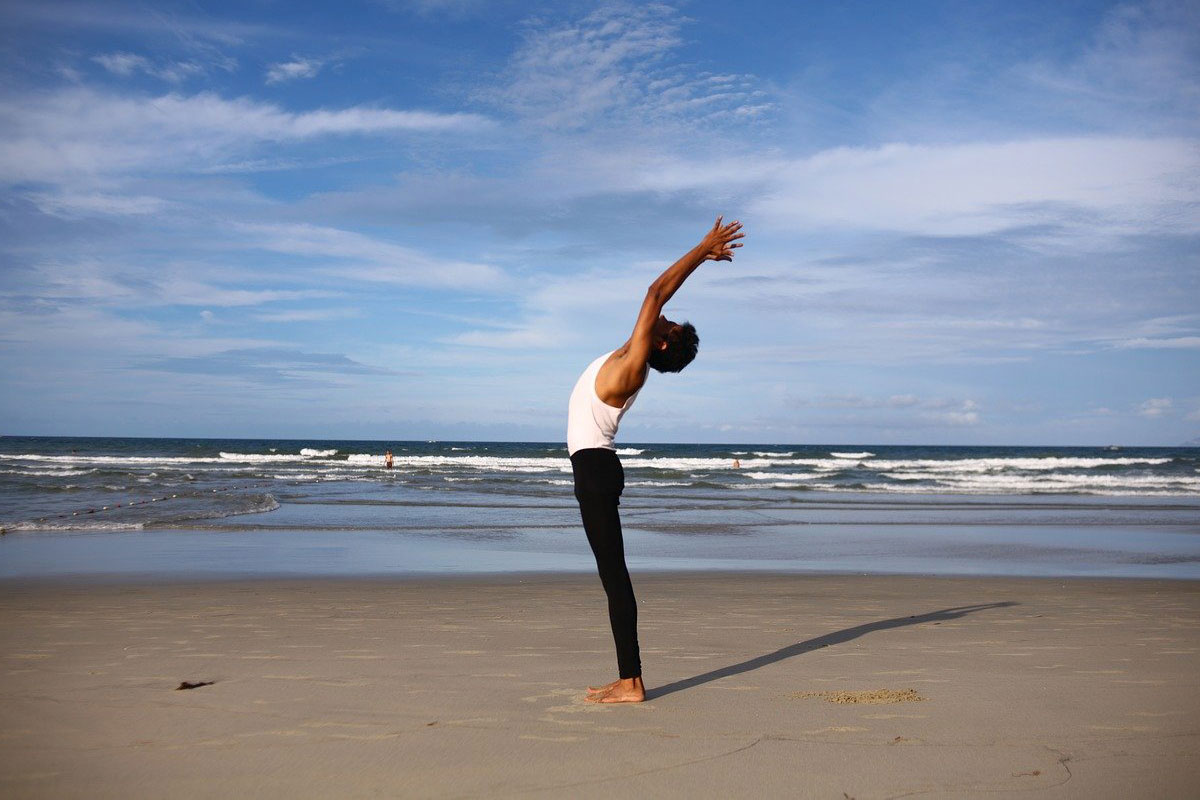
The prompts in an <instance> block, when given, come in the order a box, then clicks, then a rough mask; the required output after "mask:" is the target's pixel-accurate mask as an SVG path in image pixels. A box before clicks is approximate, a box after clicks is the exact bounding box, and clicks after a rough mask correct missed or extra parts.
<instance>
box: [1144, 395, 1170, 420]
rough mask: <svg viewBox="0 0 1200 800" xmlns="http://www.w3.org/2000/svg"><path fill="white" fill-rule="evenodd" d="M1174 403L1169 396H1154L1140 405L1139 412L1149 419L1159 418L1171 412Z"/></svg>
mask: <svg viewBox="0 0 1200 800" xmlns="http://www.w3.org/2000/svg"><path fill="white" fill-rule="evenodd" d="M1174 405H1175V403H1174V401H1173V400H1171V398H1169V397H1152V398H1150V399H1149V400H1146V401H1145V402H1144V403H1142V404H1141V405H1140V406H1138V412H1137V413H1138V414H1140V415H1141V416H1143V417H1147V418H1148V419H1157V418H1158V417H1161V416H1163V415H1165V414H1167V413H1168V412H1170V410H1171V408H1172V407H1173V406H1174Z"/></svg>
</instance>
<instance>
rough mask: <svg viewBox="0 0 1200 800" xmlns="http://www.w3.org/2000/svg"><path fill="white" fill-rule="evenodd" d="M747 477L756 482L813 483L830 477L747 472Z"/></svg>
mask: <svg viewBox="0 0 1200 800" xmlns="http://www.w3.org/2000/svg"><path fill="white" fill-rule="evenodd" d="M746 476H747V477H749V478H753V479H754V480H756V481H811V480H814V479H820V478H826V477H828V476H827V475H822V474H821V473H819V472H747V473H746Z"/></svg>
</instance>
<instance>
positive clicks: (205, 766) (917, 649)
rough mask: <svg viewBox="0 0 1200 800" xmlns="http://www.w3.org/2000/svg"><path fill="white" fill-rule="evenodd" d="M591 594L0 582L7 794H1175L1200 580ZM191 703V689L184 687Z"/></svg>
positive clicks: (518, 583) (379, 585)
mask: <svg viewBox="0 0 1200 800" xmlns="http://www.w3.org/2000/svg"><path fill="white" fill-rule="evenodd" d="M635 580H636V585H637V589H638V592H639V600H640V602H641V611H640V613H641V635H642V647H643V653H642V655H643V660H644V663H645V669H646V684H647V687H649V689H650V692H649V698H648V700H647V702H646V703H644V704H641V705H635V706H609V707H597V706H592V705H588V704H585V703H584V702H583V701H582V698H583V689H584V687H585V686H586V685H587V684H588V683H596V682H603V681H606V680H609V679H611V677H613V672H614V663H613V662H614V659H613V653H612V644H611V639H610V634H609V631H608V625H607V619H606V617H605V615H604V604H603V600H602V593H601V590H600V588H599V586H598V582H597V581H596V579H595V578H594V577H591V576H561V575H560V576H554V577H546V576H541V577H538V576H529V577H520V576H504V577H499V578H491V579H485V578H469V579H468V578H462V579H411V580H366V579H364V580H294V581H279V580H271V581H264V580H240V581H211V582H192V583H152V582H136V583H135V582H124V583H113V582H107V583H106V582H90V583H79V582H75V583H69V582H65V581H57V582H56V581H38V582H31V581H24V582H22V581H7V582H4V583H3V584H0V631H2V634H0V636H2V637H3V646H2V648H0V651H2V653H3V669H4V680H3V681H2V682H0V742H2V744H0V794H2V795H3V796H4V797H14V798H16V797H58V798H62V797H88V798H96V797H121V798H127V797H131V796H142V797H236V796H255V797H374V796H389V797H476V796H487V797H508V796H513V797H517V796H531V797H608V796H611V795H613V794H619V795H623V796H652V797H730V796H772V797H783V796H788V797H837V798H841V797H843V796H845V797H853V798H875V797H900V796H923V797H947V798H949V797H963V796H976V795H977V796H983V795H989V796H990V795H992V794H993V793H994V792H998V791H999V792H1005V793H1009V794H1011V795H1013V796H1025V795H1030V796H1032V795H1034V794H1037V795H1038V796H1040V797H1088V798H1103V797H1112V798H1127V797H1182V796H1188V795H1194V794H1195V792H1196V791H1198V790H1200V723H1198V722H1197V720H1200V584H1197V583H1196V582H1189V581H1142V580H1053V579H1014V578H982V579H976V578H947V577H938V578H922V577H890V576H829V575H825V576H806V575H761V574H755V575H745V574H742V575H739V574H703V575H700V574H686V575H678V574H677V575H654V576H640V577H637V578H635ZM184 683H189V684H205V685H199V686H196V687H195V688H191V689H185V690H181V689H179V688H178V687H180V685H181V684H184Z"/></svg>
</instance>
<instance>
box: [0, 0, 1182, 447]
mask: <svg viewBox="0 0 1200 800" xmlns="http://www.w3.org/2000/svg"><path fill="white" fill-rule="evenodd" d="M0 14H2V15H3V23H4V24H3V25H0V42H2V47H0V69H2V73H0V78H2V80H0V181H2V182H3V187H4V188H3V195H2V198H0V375H3V379H4V384H5V388H6V391H5V392H4V393H3V396H2V399H0V428H2V429H0V433H12V434H18V433H26V434H79V435H148V436H170V435H180V436H246V437H298V438H342V437H353V438H371V439H377V438H384V439H408V438H466V439H517V440H525V439H532V440H546V441H554V440H559V439H561V438H562V436H563V429H564V426H565V410H566V398H567V395H568V394H569V391H570V389H571V386H572V384H573V383H574V380H575V378H576V376H577V375H578V373H579V371H580V370H581V369H582V368H583V367H584V366H585V365H586V364H587V363H588V361H590V360H591V359H592V358H593V357H595V356H596V355H598V354H599V353H601V352H603V351H605V350H607V349H611V348H613V347H616V346H617V345H619V344H620V343H621V342H622V341H623V340H624V338H625V337H626V336H627V335H628V332H629V329H630V328H631V326H632V323H633V320H634V316H635V314H636V311H637V308H638V305H639V304H640V301H641V298H642V296H643V293H644V291H645V287H646V286H647V285H648V284H649V282H650V281H651V280H653V278H654V277H655V276H656V275H657V274H658V272H659V271H660V270H661V269H662V268H664V267H665V266H666V265H667V264H669V263H670V262H671V261H673V260H674V259H675V258H676V257H678V256H679V255H680V254H681V253H683V252H684V251H685V250H687V249H688V248H690V247H691V246H692V245H693V244H694V243H695V241H696V240H697V239H698V238H699V236H700V235H701V234H702V233H703V232H704V231H705V230H706V229H707V227H708V226H709V225H710V224H711V222H712V218H713V217H714V216H715V215H716V214H717V213H723V214H725V215H726V218H727V219H732V218H739V219H741V220H742V221H743V222H744V223H745V225H746V230H747V234H748V235H747V239H746V246H745V248H744V249H743V250H742V251H741V252H740V253H739V255H738V257H737V259H736V260H735V262H734V263H733V264H709V265H705V267H703V268H702V269H701V270H700V271H699V272H697V273H696V274H695V275H694V276H693V277H692V279H691V280H690V282H689V283H688V284H687V285H685V286H684V288H683V289H682V290H681V292H680V293H679V295H677V297H676V298H675V299H674V300H673V301H672V303H671V305H670V306H669V307H668V313H669V314H671V315H673V316H676V317H679V318H687V319H690V320H691V321H692V322H694V323H695V324H696V326H697V328H698V330H699V333H700V338H701V348H700V356H699V358H698V359H697V361H696V362H695V363H694V364H693V365H692V366H690V367H689V368H688V369H687V370H686V371H685V372H684V373H682V374H680V375H674V376H659V375H652V377H651V379H650V382H649V385H648V388H647V390H646V391H645V392H643V394H642V396H641V397H640V398H639V400H638V406H637V408H636V409H635V410H634V411H633V412H631V413H630V414H629V416H627V417H626V420H625V422H624V423H623V425H622V432H621V438H622V439H623V440H625V441H728V442H779V443H801V442H814V443H817V442H820V443H864V444H865V443H930V444H939V443H949V444H956V443H958V444H1097V445H1104V444H1112V443H1117V444H1151V445H1174V444H1179V443H1181V442H1183V441H1187V440H1191V439H1194V438H1196V437H1200V310H1198V309H1200V303H1198V302H1197V301H1198V300H1200V269H1198V266H1200V258H1198V255H1197V254H1198V253H1200V247H1198V244H1200V203H1198V201H1200V147H1198V143H1200V117H1198V109H1200V9H1198V7H1197V6H1196V4H1195V3H1188V2H1151V3H1129V4H1120V3H1100V2H1056V3H1043V2H1013V1H1012V0H1007V1H1006V2H995V3H991V2H972V3H960V2H905V3H891V2H839V3H833V2H829V3H810V2H805V3H791V2H751V3H744V4H739V5H737V6H736V7H734V6H730V5H728V4H718V3H715V2H683V3H664V4H656V5H647V4H619V3H618V4H608V3H591V2H556V3H544V4H539V3H533V2H501V1H497V2H486V0H377V1H376V2H343V3H338V4H332V3H300V2H287V3H284V2H269V1H267V0H258V1H257V2H254V1H252V2H238V3H212V2H204V1H203V0H194V1H193V2H178V3H175V2H164V3H128V4H125V3H122V2H114V0H106V2H103V3H89V2H50V3H47V2H21V0H15V1H14V2H7V3H5V5H4V8H3V11H0Z"/></svg>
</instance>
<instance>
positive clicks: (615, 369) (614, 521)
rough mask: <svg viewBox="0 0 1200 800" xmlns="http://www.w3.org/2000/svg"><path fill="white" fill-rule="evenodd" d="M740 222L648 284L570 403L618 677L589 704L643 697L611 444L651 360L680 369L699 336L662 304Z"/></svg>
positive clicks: (593, 690) (591, 694)
mask: <svg viewBox="0 0 1200 800" xmlns="http://www.w3.org/2000/svg"><path fill="white" fill-rule="evenodd" d="M741 228H742V224H741V223H740V222H732V223H730V224H728V225H723V224H722V223H721V218H720V217H717V222H716V224H715V225H713V227H712V230H710V231H709V232H708V233H707V234H706V235H705V236H704V238H703V239H701V240H700V244H698V245H696V246H695V247H693V248H692V249H691V250H689V251H688V252H687V253H686V254H685V255H684V256H683V258H681V259H679V260H678V261H676V262H675V263H674V264H672V265H671V266H670V267H668V268H667V270H666V272H664V273H663V274H662V275H659V276H658V279H657V280H655V281H654V283H652V284H650V288H649V289H648V290H647V291H646V299H645V300H643V301H642V310H641V311H639V312H638V317H637V322H636V323H635V324H634V326H633V335H631V336H630V337H629V339H628V340H627V341H626V342H625V344H623V345H621V346H620V347H618V348H617V349H616V350H613V351H612V352H611V353H605V354H604V355H602V356H600V357H599V358H597V359H596V360H595V361H593V362H592V363H591V364H590V365H588V368H587V369H585V370H584V371H583V374H582V375H580V376H579V380H578V381H577V382H576V383H575V389H574V391H572V392H571V400H570V403H569V405H568V409H567V451H568V452H569V453H570V454H571V470H572V472H574V475H575V498H576V499H577V500H578V501H579V512H580V514H581V515H582V516H583V529H584V531H586V532H587V538H588V544H590V545H591V546H592V553H593V554H595V556H596V566H597V567H598V568H599V570H600V581H601V583H603V584H604V592H605V594H607V595H608V620H609V622H610V623H611V624H612V631H613V640H614V641H615V642H616V645H617V667H618V669H619V670H620V677H619V678H618V679H617V680H615V681H613V682H612V683H609V684H607V685H605V686H593V687H589V689H588V698H587V699H588V700H589V701H590V702H593V703H639V702H641V701H642V700H645V699H646V689H645V687H644V686H643V685H642V662H641V657H640V655H639V653H638V641H637V601H636V600H635V599H634V596H633V584H632V583H630V581H629V570H628V569H627V568H626V566H625V545H624V543H623V541H622V540H621V517H620V515H619V514H618V512H617V505H618V503H619V502H620V497H621V490H622V489H624V488H625V473H624V471H623V470H622V469H621V460H620V459H619V458H617V453H616V449H615V448H614V447H613V437H615V436H616V434H617V425H619V424H620V422H621V417H622V416H623V415H624V414H625V412H626V411H628V410H629V407H630V406H632V405H633V400H634V398H635V397H637V393H638V391H639V390H640V389H641V388H642V386H643V385H644V384H645V383H646V375H647V373H648V372H649V367H654V368H655V369H656V370H658V371H659V372H679V371H680V370H681V369H683V368H684V367H686V366H687V365H688V364H690V363H691V362H692V359H693V358H695V357H696V349H697V347H698V346H699V344H700V339H699V338H698V337H697V336H696V329H695V328H694V327H692V326H691V325H690V324H688V323H686V322H685V323H683V324H682V325H680V324H678V323H675V322H672V321H671V320H669V319H667V318H666V317H665V316H663V315H662V309H663V306H665V305H666V304H667V301H668V300H670V299H671V296H672V295H673V294H675V291H676V290H677V289H678V288H679V287H680V286H682V285H683V282H684V281H685V280H687V277H688V276H689V275H691V274H692V272H694V271H695V269H696V268H697V267H699V266H700V265H701V264H703V263H704V262H705V261H732V260H733V249H734V248H735V247H741V246H742V245H741V244H740V243H738V242H735V241H734V240H736V239H741V238H742V236H743V234H741V233H740V232H739V231H740V230H741Z"/></svg>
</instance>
